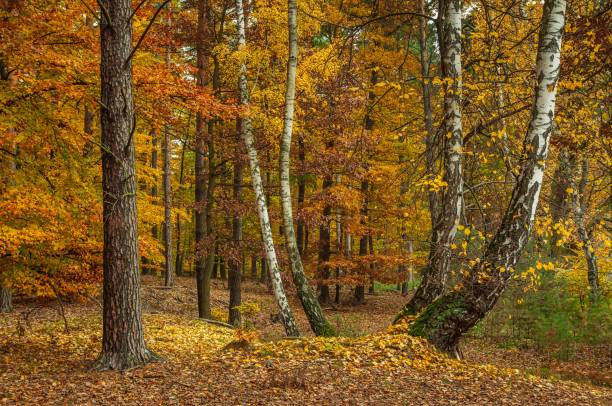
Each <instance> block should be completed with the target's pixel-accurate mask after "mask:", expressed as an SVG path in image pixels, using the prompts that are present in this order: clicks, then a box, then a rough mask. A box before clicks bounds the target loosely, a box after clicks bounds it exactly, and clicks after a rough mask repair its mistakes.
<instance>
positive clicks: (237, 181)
mask: <svg viewBox="0 0 612 406" xmlns="http://www.w3.org/2000/svg"><path fill="white" fill-rule="evenodd" d="M238 130H240V119H239V120H238ZM242 167H243V165H242V160H241V158H240V149H239V147H238V146H236V154H235V158H234V182H233V183H234V184H233V189H234V190H233V192H234V204H235V205H237V206H240V205H241V204H242V169H243V168H242ZM232 240H233V244H234V249H235V250H236V251H235V253H234V255H235V256H237V255H238V252H241V248H242V215H241V213H240V208H239V207H238V210H237V211H236V212H235V213H234V216H233V218H232ZM241 268H242V261H240V260H237V259H236V258H233V259H232V260H231V263H230V269H229V278H228V285H229V291H230V295H229V296H230V298H229V323H230V324H232V325H235V326H240V323H241V316H240V310H238V309H237V308H236V307H237V306H240V304H241V303H242V298H241V283H242V274H241V272H240V271H241Z"/></svg>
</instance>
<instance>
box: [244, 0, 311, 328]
mask: <svg viewBox="0 0 612 406" xmlns="http://www.w3.org/2000/svg"><path fill="white" fill-rule="evenodd" d="M236 18H237V24H238V48H239V49H242V48H244V46H245V45H246V34H245V20H244V9H243V6H242V0H236ZM238 88H239V91H240V104H241V105H242V106H245V107H246V106H248V105H249V103H250V99H249V89H248V81H247V68H246V62H244V60H243V61H242V62H241V63H240V77H239V79H238ZM292 117H293V114H292ZM240 136H241V137H242V140H243V141H244V144H245V146H246V150H247V155H248V158H249V167H250V170H251V181H252V183H253V190H254V192H255V200H256V204H257V213H258V215H259V224H260V226H261V236H262V239H263V245H264V249H265V252H266V260H267V262H268V269H269V272H270V279H271V282H272V288H273V290H274V296H275V297H276V302H277V304H278V307H279V310H280V313H281V316H282V319H283V324H284V326H285V331H286V332H287V335H289V336H296V337H297V336H299V331H298V329H297V326H296V324H295V319H294V317H293V313H292V311H291V308H290V307H289V302H288V300H287V296H286V295H285V290H284V288H283V282H282V280H281V275H280V269H279V266H278V261H277V259H276V251H275V249H274V240H273V238H272V227H271V226H270V218H269V216H268V206H267V205H266V197H265V194H264V189H263V185H262V182H261V170H260V168H259V160H258V158H257V150H256V148H255V140H254V138H253V132H252V128H251V119H250V118H249V117H248V116H246V117H244V118H243V119H242V122H241V125H240Z"/></svg>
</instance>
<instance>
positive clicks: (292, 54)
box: [279, 0, 335, 336]
mask: <svg viewBox="0 0 612 406" xmlns="http://www.w3.org/2000/svg"><path fill="white" fill-rule="evenodd" d="M288 5H289V11H288V21H289V61H288V63H287V87H286V92H285V118H284V128H283V134H282V137H281V147H280V157H279V171H280V188H281V202H282V207H283V225H284V234H285V240H286V247H287V255H288V256H289V261H290V262H291V274H292V275H293V283H294V284H295V287H296V290H297V294H298V297H299V298H300V302H301V303H302V307H303V308H304V312H305V313H306V316H307V317H308V322H309V323H310V327H311V328H312V331H313V332H314V333H315V334H316V335H318V336H331V335H334V333H335V332H334V329H333V328H332V326H331V325H330V324H329V322H328V321H327V320H326V319H325V316H324V315H323V311H322V310H321V306H320V304H319V301H318V300H317V297H316V295H315V293H314V291H313V289H312V288H311V286H310V284H309V283H308V279H307V278H306V274H305V273H304V266H303V265H302V259H301V257H300V252H299V249H298V245H297V242H296V239H295V231H294V229H293V209H292V207H291V183H290V177H289V160H290V157H291V154H290V150H291V136H292V131H293V115H294V108H295V78H296V71H297V53H298V42H297V41H298V40H297V1H296V0H288Z"/></svg>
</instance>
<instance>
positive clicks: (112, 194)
mask: <svg viewBox="0 0 612 406" xmlns="http://www.w3.org/2000/svg"><path fill="white" fill-rule="evenodd" d="M100 5H101V7H104V8H105V9H106V13H107V14H106V13H105V14H104V15H105V16H106V17H102V18H101V21H100V45H101V52H102V58H101V63H100V77H101V89H102V92H101V93H102V94H101V101H102V102H101V103H100V104H101V105H102V106H103V107H102V108H101V110H100V111H101V114H100V115H101V119H100V122H101V126H102V145H103V146H104V147H103V149H102V185H103V202H104V203H103V215H104V254H103V259H104V261H103V262H104V265H103V267H104V289H103V291H104V293H103V302H104V306H103V337H102V353H101V354H100V357H99V358H98V360H97V361H96V362H95V364H94V368H96V369H101V370H104V369H119V370H124V369H130V368H133V367H136V366H139V365H144V364H146V363H148V362H150V361H152V360H154V359H155V356H154V355H153V354H152V353H151V352H150V351H149V350H148V349H147V347H146V345H145V341H144V334H143V327H142V316H141V309H140V292H139V289H140V277H139V275H138V229H137V218H136V176H135V175H136V174H135V169H134V163H135V162H134V161H135V159H134V139H133V134H134V131H135V126H136V120H135V115H134V104H133V100H132V65H131V62H130V60H128V57H129V55H130V52H131V50H132V23H131V19H130V15H131V14H132V7H131V1H130V0H100ZM107 18H108V19H107ZM111 24H112V25H111Z"/></svg>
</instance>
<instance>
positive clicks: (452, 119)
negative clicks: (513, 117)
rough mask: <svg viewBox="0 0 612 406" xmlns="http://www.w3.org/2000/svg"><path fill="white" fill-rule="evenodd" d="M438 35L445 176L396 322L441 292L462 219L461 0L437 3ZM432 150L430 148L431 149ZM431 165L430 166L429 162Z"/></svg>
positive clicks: (432, 199)
mask: <svg viewBox="0 0 612 406" xmlns="http://www.w3.org/2000/svg"><path fill="white" fill-rule="evenodd" d="M439 7H440V9H439V17H438V18H439V21H438V35H439V36H440V48H441V53H442V74H443V76H444V82H445V85H444V121H443V129H444V131H443V136H444V177H443V180H444V182H446V187H445V189H444V191H443V195H442V199H441V200H442V201H441V205H440V207H439V208H437V204H436V203H435V201H436V196H431V201H432V203H433V205H432V208H434V213H432V214H435V215H436V219H435V223H434V225H433V229H432V235H431V247H430V250H429V259H428V263H427V268H426V269H425V270H424V271H423V278H422V280H421V284H420V285H419V287H418V288H417V290H416V292H415V293H414V296H413V297H412V299H411V300H410V301H409V302H408V303H407V304H406V306H404V308H403V309H402V311H401V312H400V314H399V315H398V316H397V318H396V321H397V320H399V319H401V318H402V317H403V316H405V315H411V314H417V313H418V312H419V311H420V310H421V309H423V308H425V307H426V306H428V305H429V304H431V303H432V302H433V301H434V300H435V299H436V298H437V297H438V296H439V295H441V294H442V292H443V290H444V285H445V283H446V280H447V278H448V274H449V272H450V264H451V254H452V251H451V244H452V243H453V241H454V240H455V235H456V233H457V226H458V225H459V221H460V219H461V208H462V201H463V199H462V198H463V173H462V172H463V151H462V149H463V130H462V126H461V88H462V85H461V80H462V79H461V68H462V66H461V10H462V1H461V0H440V2H439ZM430 148H433V146H430ZM430 165H432V166H433V164H432V163H430Z"/></svg>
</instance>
